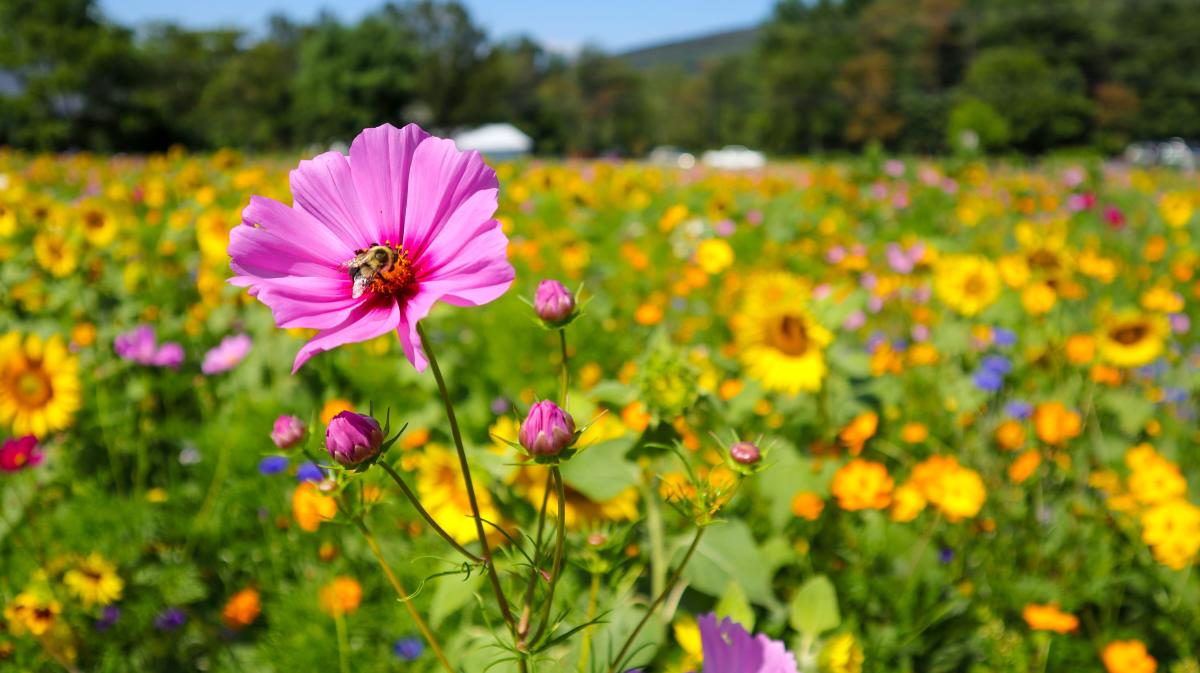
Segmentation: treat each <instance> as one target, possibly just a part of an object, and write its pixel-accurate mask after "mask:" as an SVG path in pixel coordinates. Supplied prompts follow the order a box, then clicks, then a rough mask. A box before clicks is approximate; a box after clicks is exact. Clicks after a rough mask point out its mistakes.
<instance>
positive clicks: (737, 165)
mask: <svg viewBox="0 0 1200 673" xmlns="http://www.w3.org/2000/svg"><path fill="white" fill-rule="evenodd" d="M700 161H701V162H703V163H704V165H705V166H708V167H709V168H719V169H722V170H727V171H745V170H751V169H755V168H762V167H763V166H766V165H767V156H766V155H765V154H763V153H762V152H759V151H757V150H752V149H750V148H748V147H745V146H743V145H726V146H725V147H722V148H721V149H719V150H709V151H707V152H705V153H704V154H703V155H702V156H701V157H700Z"/></svg>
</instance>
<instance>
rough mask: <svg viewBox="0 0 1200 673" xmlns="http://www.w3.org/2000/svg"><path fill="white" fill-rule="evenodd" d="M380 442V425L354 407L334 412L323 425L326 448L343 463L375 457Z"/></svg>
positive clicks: (381, 434)
mask: <svg viewBox="0 0 1200 673" xmlns="http://www.w3.org/2000/svg"><path fill="white" fill-rule="evenodd" d="M382 445H383V428H381V427H379V421H377V420H375V419H374V418H371V417H370V416H364V415H362V414H356V413H354V412H353V411H343V412H341V413H340V414H338V415H337V416H334V417H333V418H332V419H331V420H330V421H329V427H328V428H326V429H325V449H326V450H327V451H329V455H330V457H332V458H333V459H334V460H336V461H337V462H338V464H340V465H343V466H346V467H351V466H354V465H358V464H359V463H361V462H363V461H364V460H370V459H371V458H374V457H375V456H376V455H378V454H379V449H380V447H381V446H382Z"/></svg>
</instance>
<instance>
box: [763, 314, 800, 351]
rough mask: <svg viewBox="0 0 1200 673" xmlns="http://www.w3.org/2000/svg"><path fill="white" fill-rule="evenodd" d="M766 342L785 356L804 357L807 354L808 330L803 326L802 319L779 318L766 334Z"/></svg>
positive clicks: (788, 316) (795, 317) (791, 317)
mask: <svg viewBox="0 0 1200 673" xmlns="http://www.w3.org/2000/svg"><path fill="white" fill-rule="evenodd" d="M767 342H768V343H770V344H771V347H772V348H774V349H775V350H778V351H780V352H782V353H785V354H787V355H791V356H793V357H799V356H801V355H804V354H805V353H806V352H808V328H806V327H805V326H804V319H803V318H800V317H798V316H794V315H784V316H781V317H779V318H778V319H776V321H775V323H774V324H773V325H772V326H771V328H770V329H769V330H768V332H767Z"/></svg>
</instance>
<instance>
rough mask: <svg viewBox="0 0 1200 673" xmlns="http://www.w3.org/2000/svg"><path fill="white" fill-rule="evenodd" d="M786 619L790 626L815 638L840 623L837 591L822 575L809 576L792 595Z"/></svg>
mask: <svg viewBox="0 0 1200 673" xmlns="http://www.w3.org/2000/svg"><path fill="white" fill-rule="evenodd" d="M788 621H789V623H790V624H791V625H792V628H794V629H796V630H797V631H800V632H801V633H804V634H805V635H807V636H810V637H813V638H816V637H817V636H819V635H821V634H822V633H824V632H826V631H829V630H832V629H836V628H837V627H838V625H839V624H841V623H842V616H841V613H839V612H838V602H837V591H836V590H835V589H834V588H833V583H832V582H830V581H829V578H828V577H826V576H824V575H817V576H816V577H812V578H809V580H808V581H807V582H805V583H804V586H802V587H800V591H797V592H796V595H795V596H794V597H792V605H791V609H790V611H789V616H788Z"/></svg>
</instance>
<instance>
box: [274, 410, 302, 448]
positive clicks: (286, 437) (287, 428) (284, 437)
mask: <svg viewBox="0 0 1200 673" xmlns="http://www.w3.org/2000/svg"><path fill="white" fill-rule="evenodd" d="M304 429H305V428H304V421H302V420H300V419H299V418H296V417H295V416H286V415H285V416H280V417H279V418H276V419H275V427H273V428H271V441H272V442H275V446H278V447H279V448H281V449H290V448H292V447H293V446H295V445H297V444H299V443H300V440H302V439H304Z"/></svg>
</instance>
